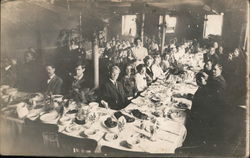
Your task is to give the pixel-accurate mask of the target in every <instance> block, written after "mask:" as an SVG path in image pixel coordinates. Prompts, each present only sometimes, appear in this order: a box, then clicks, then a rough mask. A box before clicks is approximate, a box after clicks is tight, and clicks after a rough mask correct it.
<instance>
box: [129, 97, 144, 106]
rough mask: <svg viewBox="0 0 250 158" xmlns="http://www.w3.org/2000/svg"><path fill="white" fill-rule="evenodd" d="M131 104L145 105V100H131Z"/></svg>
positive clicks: (139, 98)
mask: <svg viewBox="0 0 250 158" xmlns="http://www.w3.org/2000/svg"><path fill="white" fill-rule="evenodd" d="M131 102H132V103H134V104H137V105H138V104H143V103H144V99H143V98H141V97H138V98H136V99H133V100H131Z"/></svg>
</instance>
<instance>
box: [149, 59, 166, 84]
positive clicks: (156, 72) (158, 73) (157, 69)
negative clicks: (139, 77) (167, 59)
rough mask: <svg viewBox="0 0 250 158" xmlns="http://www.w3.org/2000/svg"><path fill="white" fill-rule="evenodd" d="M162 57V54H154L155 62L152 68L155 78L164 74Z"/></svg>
mask: <svg viewBox="0 0 250 158" xmlns="http://www.w3.org/2000/svg"><path fill="white" fill-rule="evenodd" d="M160 63H161V57H160V55H155V56H154V64H153V65H152V67H151V69H152V72H153V80H155V79H157V78H159V77H160V76H162V75H164V72H163V70H162V68H161V66H160Z"/></svg>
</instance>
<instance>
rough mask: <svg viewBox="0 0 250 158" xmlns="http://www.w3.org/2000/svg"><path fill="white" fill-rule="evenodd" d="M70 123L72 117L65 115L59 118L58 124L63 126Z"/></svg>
mask: <svg viewBox="0 0 250 158" xmlns="http://www.w3.org/2000/svg"><path fill="white" fill-rule="evenodd" d="M71 123H72V118H70V117H67V116H63V117H61V118H60V119H59V121H58V124H59V125H62V126H65V125H69V124H71Z"/></svg>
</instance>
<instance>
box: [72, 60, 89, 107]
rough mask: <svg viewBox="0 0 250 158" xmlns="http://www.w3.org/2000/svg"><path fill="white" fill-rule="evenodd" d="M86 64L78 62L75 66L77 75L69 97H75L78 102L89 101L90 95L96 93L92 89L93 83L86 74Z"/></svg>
mask: <svg viewBox="0 0 250 158" xmlns="http://www.w3.org/2000/svg"><path fill="white" fill-rule="evenodd" d="M85 70H86V65H85V64H84V63H82V62H78V63H77V64H76V66H75V74H76V75H75V76H74V77H73V81H72V82H71V89H70V92H69V97H70V98H73V99H74V100H75V101H77V102H83V103H87V102H88V101H89V100H90V98H89V97H90V96H91V95H93V94H94V91H93V90H91V87H92V83H91V82H90V81H89V80H88V79H87V76H86V75H84V72H85Z"/></svg>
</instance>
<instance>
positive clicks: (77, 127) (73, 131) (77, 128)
mask: <svg viewBox="0 0 250 158" xmlns="http://www.w3.org/2000/svg"><path fill="white" fill-rule="evenodd" d="M82 130H83V127H82V126H80V125H77V124H72V125H69V126H68V127H66V128H65V131H66V132H68V133H70V134H73V135H79V134H80V132H82Z"/></svg>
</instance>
